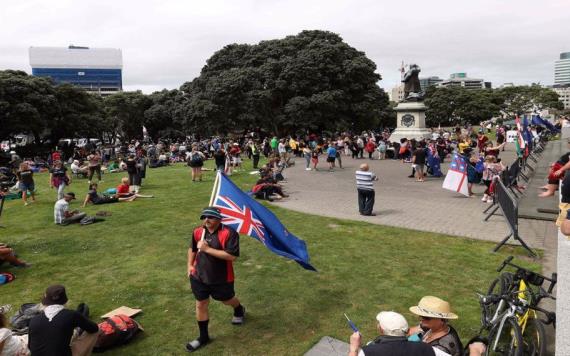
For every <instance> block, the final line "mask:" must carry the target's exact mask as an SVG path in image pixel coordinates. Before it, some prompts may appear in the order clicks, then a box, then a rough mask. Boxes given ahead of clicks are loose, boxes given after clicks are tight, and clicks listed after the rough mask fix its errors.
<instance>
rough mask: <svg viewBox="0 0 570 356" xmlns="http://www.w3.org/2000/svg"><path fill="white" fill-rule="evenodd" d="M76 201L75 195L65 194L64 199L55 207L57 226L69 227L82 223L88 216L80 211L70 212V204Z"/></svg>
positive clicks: (54, 215)
mask: <svg viewBox="0 0 570 356" xmlns="http://www.w3.org/2000/svg"><path fill="white" fill-rule="evenodd" d="M74 199H75V193H72V192H69V193H65V194H64V196H63V199H59V200H58V201H57V202H56V203H55V205H54V207H53V217H54V222H55V223H56V224H57V225H63V226H65V225H69V224H72V223H76V222H80V221H81V219H83V218H84V217H85V216H87V214H85V213H82V212H80V211H78V210H73V211H69V202H71V201H72V200H74Z"/></svg>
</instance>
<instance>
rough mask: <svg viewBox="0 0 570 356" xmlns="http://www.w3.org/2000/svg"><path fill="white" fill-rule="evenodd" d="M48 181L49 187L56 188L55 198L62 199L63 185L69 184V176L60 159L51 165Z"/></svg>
mask: <svg viewBox="0 0 570 356" xmlns="http://www.w3.org/2000/svg"><path fill="white" fill-rule="evenodd" d="M49 182H50V187H51V188H56V189H57V199H58V200H60V199H62V198H63V191H64V189H65V187H66V186H67V185H70V184H71V177H70V176H69V174H68V173H67V168H65V166H64V165H63V163H62V162H61V161H55V162H54V163H53V167H52V168H51V169H50V171H49Z"/></svg>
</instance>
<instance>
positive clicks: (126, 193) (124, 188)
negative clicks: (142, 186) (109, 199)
mask: <svg viewBox="0 0 570 356" xmlns="http://www.w3.org/2000/svg"><path fill="white" fill-rule="evenodd" d="M116 195H117V197H119V200H120V201H123V198H130V197H134V198H154V195H143V194H139V193H134V192H132V191H131V189H130V186H129V178H127V177H123V178H121V184H120V185H118V186H117V193H116ZM132 200H134V199H132ZM126 201H130V200H126Z"/></svg>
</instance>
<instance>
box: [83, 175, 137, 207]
mask: <svg viewBox="0 0 570 356" xmlns="http://www.w3.org/2000/svg"><path fill="white" fill-rule="evenodd" d="M125 179H128V178H125ZM136 198H137V195H136V194H134V193H133V195H132V196H129V197H121V196H119V195H103V196H101V195H99V194H97V183H91V184H90V185H89V193H87V195H86V196H85V200H84V201H83V207H84V208H85V206H86V205H87V203H92V204H94V205H101V204H110V203H117V202H120V201H133V200H135V199H136Z"/></svg>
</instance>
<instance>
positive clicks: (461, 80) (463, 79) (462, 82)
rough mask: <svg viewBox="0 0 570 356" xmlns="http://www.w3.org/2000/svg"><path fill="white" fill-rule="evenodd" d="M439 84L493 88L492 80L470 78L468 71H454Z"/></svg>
mask: <svg viewBox="0 0 570 356" xmlns="http://www.w3.org/2000/svg"><path fill="white" fill-rule="evenodd" d="M437 85H438V86H439V87H452V88H454V87H462V88H465V89H485V88H491V82H486V81H484V80H483V79H477V78H469V77H468V76H467V73H453V74H451V75H450V76H449V79H445V80H443V81H442V82H440V83H439V84H437Z"/></svg>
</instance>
